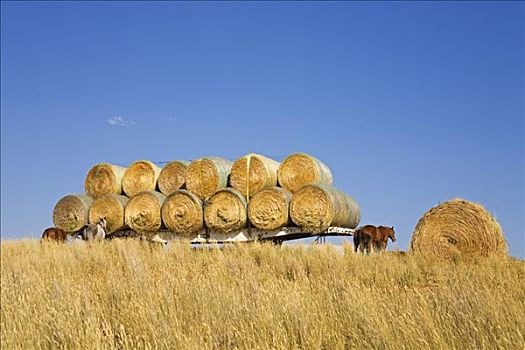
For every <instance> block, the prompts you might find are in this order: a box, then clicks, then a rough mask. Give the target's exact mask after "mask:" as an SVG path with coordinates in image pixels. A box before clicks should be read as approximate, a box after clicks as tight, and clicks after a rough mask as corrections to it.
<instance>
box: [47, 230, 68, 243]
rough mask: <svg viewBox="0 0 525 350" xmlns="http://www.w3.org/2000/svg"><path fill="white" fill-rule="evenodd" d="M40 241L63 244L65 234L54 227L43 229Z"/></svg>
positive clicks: (65, 239) (65, 237)
mask: <svg viewBox="0 0 525 350" xmlns="http://www.w3.org/2000/svg"><path fill="white" fill-rule="evenodd" d="M42 241H57V242H63V243H65V242H66V241H67V232H65V231H64V230H61V229H59V228H56V227H50V228H47V229H45V231H44V233H42V239H41V242H42Z"/></svg>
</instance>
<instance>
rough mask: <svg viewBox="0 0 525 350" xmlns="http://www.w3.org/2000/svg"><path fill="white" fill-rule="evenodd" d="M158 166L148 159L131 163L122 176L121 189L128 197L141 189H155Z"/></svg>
mask: <svg viewBox="0 0 525 350" xmlns="http://www.w3.org/2000/svg"><path fill="white" fill-rule="evenodd" d="M159 175H160V168H159V167H158V166H157V165H155V164H153V163H152V162H150V161H149V160H139V161H136V162H134V163H133V164H131V165H130V166H129V167H128V168H127V169H126V172H125V173H124V177H123V178H122V190H123V191H124V193H125V194H126V195H127V196H128V197H133V196H134V195H135V194H137V193H139V192H142V191H155V189H156V188H157V180H158V178H159Z"/></svg>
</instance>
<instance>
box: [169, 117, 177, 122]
mask: <svg viewBox="0 0 525 350" xmlns="http://www.w3.org/2000/svg"><path fill="white" fill-rule="evenodd" d="M169 120H171V121H175V122H176V121H177V120H179V118H178V117H169Z"/></svg>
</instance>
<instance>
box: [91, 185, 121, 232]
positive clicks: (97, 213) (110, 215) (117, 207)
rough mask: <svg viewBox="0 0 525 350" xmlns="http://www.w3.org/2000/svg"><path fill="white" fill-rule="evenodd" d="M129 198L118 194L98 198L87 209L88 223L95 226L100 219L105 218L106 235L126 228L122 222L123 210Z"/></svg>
mask: <svg viewBox="0 0 525 350" xmlns="http://www.w3.org/2000/svg"><path fill="white" fill-rule="evenodd" d="M128 201H129V198H128V197H126V196H121V195H118V194H107V195H105V196H102V197H98V198H97V199H95V200H94V201H93V203H92V204H91V207H89V223H90V224H96V223H98V222H99V220H100V219H102V218H106V222H107V226H106V233H107V234H109V233H113V232H115V231H118V230H120V229H123V228H124V227H125V226H126V223H125V221H124V208H125V207H126V204H128Z"/></svg>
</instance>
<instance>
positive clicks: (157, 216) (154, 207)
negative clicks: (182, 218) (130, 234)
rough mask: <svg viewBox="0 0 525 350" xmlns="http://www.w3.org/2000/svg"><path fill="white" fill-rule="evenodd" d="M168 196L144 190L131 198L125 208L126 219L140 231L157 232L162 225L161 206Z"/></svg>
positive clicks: (131, 226) (135, 229)
mask: <svg viewBox="0 0 525 350" xmlns="http://www.w3.org/2000/svg"><path fill="white" fill-rule="evenodd" d="M165 199H166V196H165V195H163V194H162V193H160V192H155V191H143V192H140V193H137V194H136V195H134V196H133V197H132V198H130V200H129V202H128V204H127V205H126V208H125V209H124V218H125V219H124V220H125V222H126V225H128V226H129V227H130V228H131V229H132V230H133V231H135V232H138V233H151V232H156V231H158V230H159V229H160V228H161V227H162V218H161V208H162V204H163V203H164V200H165Z"/></svg>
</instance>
